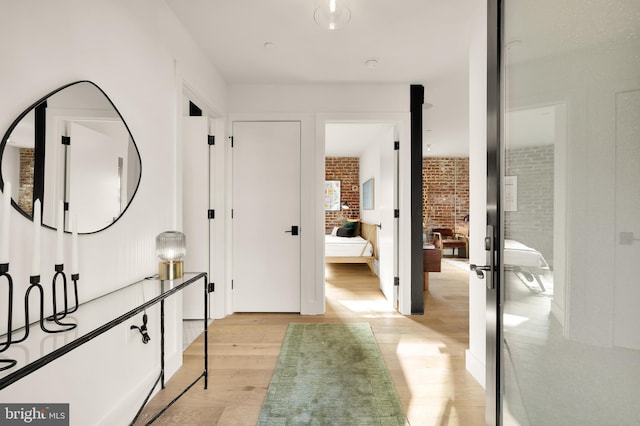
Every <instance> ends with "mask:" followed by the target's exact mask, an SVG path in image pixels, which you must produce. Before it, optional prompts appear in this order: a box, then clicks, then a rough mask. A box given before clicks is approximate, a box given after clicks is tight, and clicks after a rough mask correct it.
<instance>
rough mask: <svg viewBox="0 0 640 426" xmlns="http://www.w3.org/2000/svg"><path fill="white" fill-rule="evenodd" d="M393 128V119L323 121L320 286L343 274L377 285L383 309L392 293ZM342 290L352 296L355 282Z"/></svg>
mask: <svg viewBox="0 0 640 426" xmlns="http://www.w3.org/2000/svg"><path fill="white" fill-rule="evenodd" d="M395 132H396V130H395V125H394V124H393V123H371V122H366V123H365V122H327V123H326V124H325V186H324V203H325V207H324V230H325V248H324V250H325V286H332V285H335V284H336V282H337V281H339V280H341V278H339V277H344V276H345V275H346V276H348V277H349V280H348V281H349V282H353V283H357V282H360V283H362V282H366V283H368V285H369V286H372V285H377V286H378V287H379V289H380V291H381V292H382V294H383V295H384V296H385V298H386V301H387V302H388V306H387V307H386V308H385V309H389V310H393V309H395V307H396V306H397V299H398V295H397V294H396V289H395V286H394V277H395V276H397V272H396V271H397V269H396V268H397V219H396V218H395V215H394V209H395V208H396V205H397V190H396V189H395V188H397V180H398V177H397V173H398V170H397V169H398V168H397V151H396V150H395V147H394V140H395V137H394V134H395ZM343 290H345V292H343V293H342V294H344V295H345V298H346V299H350V300H351V301H353V300H355V299H357V298H358V296H357V295H358V286H357V285H355V284H354V285H353V288H350V287H349V288H343ZM346 299H345V302H344V303H350V302H347V301H346ZM381 308H382V307H381V306H377V307H376V308H375V309H381Z"/></svg>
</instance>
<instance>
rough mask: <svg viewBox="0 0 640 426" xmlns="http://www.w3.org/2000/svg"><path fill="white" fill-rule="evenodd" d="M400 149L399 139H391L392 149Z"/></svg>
mask: <svg viewBox="0 0 640 426" xmlns="http://www.w3.org/2000/svg"><path fill="white" fill-rule="evenodd" d="M399 149H400V141H393V150H394V151H397V150H399Z"/></svg>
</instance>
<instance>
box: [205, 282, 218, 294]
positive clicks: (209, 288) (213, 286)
mask: <svg viewBox="0 0 640 426" xmlns="http://www.w3.org/2000/svg"><path fill="white" fill-rule="evenodd" d="M214 291H216V284H215V283H209V285H208V286H207V293H213V292H214Z"/></svg>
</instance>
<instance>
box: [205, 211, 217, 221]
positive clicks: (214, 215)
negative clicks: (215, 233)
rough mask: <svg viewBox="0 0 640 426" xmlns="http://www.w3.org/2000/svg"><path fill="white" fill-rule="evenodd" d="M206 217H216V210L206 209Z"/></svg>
mask: <svg viewBox="0 0 640 426" xmlns="http://www.w3.org/2000/svg"><path fill="white" fill-rule="evenodd" d="M207 218H208V219H215V218H216V211H215V210H213V209H209V210H207Z"/></svg>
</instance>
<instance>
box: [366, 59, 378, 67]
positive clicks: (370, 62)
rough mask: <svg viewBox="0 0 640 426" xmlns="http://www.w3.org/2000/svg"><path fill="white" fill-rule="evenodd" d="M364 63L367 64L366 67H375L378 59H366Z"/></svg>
mask: <svg viewBox="0 0 640 426" xmlns="http://www.w3.org/2000/svg"><path fill="white" fill-rule="evenodd" d="M364 64H365V65H366V66H367V68H375V67H377V66H378V60H377V59H373V58H372V59H367V60H366V61H365V62H364Z"/></svg>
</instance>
